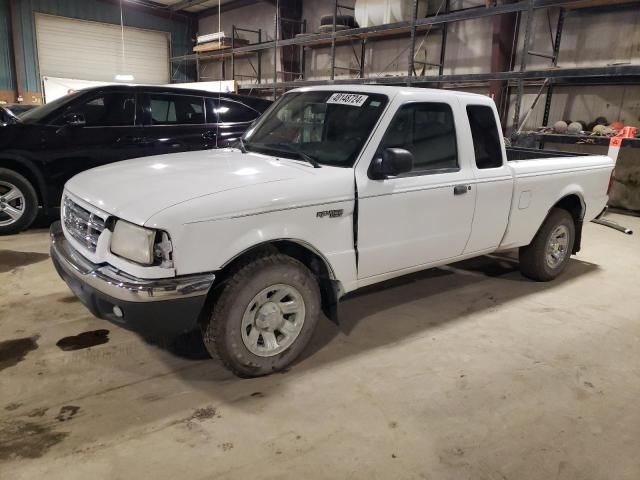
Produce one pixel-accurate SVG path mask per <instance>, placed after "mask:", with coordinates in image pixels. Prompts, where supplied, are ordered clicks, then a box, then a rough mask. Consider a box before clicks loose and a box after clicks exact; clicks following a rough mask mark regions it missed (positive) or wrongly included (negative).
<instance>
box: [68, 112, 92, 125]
mask: <svg viewBox="0 0 640 480" xmlns="http://www.w3.org/2000/svg"><path fill="white" fill-rule="evenodd" d="M64 122H65V124H66V125H68V126H70V127H84V126H85V125H86V123H87V122H86V120H85V118H84V115H83V114H81V113H67V114H66V115H65V116H64Z"/></svg>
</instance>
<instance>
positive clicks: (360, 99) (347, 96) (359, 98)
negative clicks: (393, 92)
mask: <svg viewBox="0 0 640 480" xmlns="http://www.w3.org/2000/svg"><path fill="white" fill-rule="evenodd" d="M367 98H369V96H368V95H358V94H357V93H334V94H333V95H331V96H330V97H329V100H327V103H335V104H337V105H351V106H352V107H361V106H362V104H363V103H364V102H366V101H367Z"/></svg>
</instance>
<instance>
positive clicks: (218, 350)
mask: <svg viewBox="0 0 640 480" xmlns="http://www.w3.org/2000/svg"><path fill="white" fill-rule="evenodd" d="M222 288H223V290H222V292H221V293H220V295H219V296H218V298H217V300H216V301H215V302H214V304H213V307H212V310H211V313H210V316H209V318H208V319H207V320H206V321H205V323H204V324H203V325H202V335H203V339H204V344H205V345H206V347H207V350H208V351H209V353H211V355H212V356H213V357H218V358H220V360H221V361H222V363H223V364H224V365H225V366H226V367H227V368H228V369H229V370H231V371H232V372H233V373H235V374H236V375H238V376H240V377H258V376H262V375H267V374H269V373H272V372H276V371H279V370H282V369H284V368H286V367H287V366H288V365H290V364H291V363H292V362H293V361H294V360H295V359H296V358H297V357H298V356H299V355H300V354H301V353H302V351H303V350H304V348H305V347H306V346H307V344H308V343H309V341H310V340H311V336H312V335H313V332H314V330H315V327H316V324H317V323H318V319H319V316H320V307H321V305H320V302H321V300H320V289H319V287H318V282H317V281H316V278H315V277H314V275H313V274H312V273H311V271H309V269H308V268H307V267H306V266H305V265H303V264H302V263H301V262H299V261H298V260H296V259H294V258H291V257H289V256H286V255H282V254H271V255H267V256H264V257H259V258H257V259H254V260H253V261H251V262H250V263H248V264H246V265H244V266H242V267H241V268H239V269H237V270H236V272H235V273H233V274H232V275H231V276H230V278H229V279H228V280H227V282H226V284H225V286H224V287H222Z"/></svg>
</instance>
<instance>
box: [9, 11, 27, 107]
mask: <svg viewBox="0 0 640 480" xmlns="http://www.w3.org/2000/svg"><path fill="white" fill-rule="evenodd" d="M19 3H20V0H10V2H9V11H10V13H11V32H12V37H11V40H12V43H13V66H14V71H15V76H16V97H17V100H18V101H19V102H22V101H24V96H25V91H26V84H25V81H24V72H25V68H24V49H23V48H22V37H21V35H20V34H21V32H22V29H21V28H20V12H19V11H18V9H19V8H20V6H19V5H18V4H19Z"/></svg>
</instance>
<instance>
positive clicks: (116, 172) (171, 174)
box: [65, 149, 353, 225]
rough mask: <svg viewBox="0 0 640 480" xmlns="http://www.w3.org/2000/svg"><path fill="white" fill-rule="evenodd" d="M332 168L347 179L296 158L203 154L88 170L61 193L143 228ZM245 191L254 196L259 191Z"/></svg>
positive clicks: (160, 157)
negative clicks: (201, 204) (180, 210)
mask: <svg viewBox="0 0 640 480" xmlns="http://www.w3.org/2000/svg"><path fill="white" fill-rule="evenodd" d="M336 170H340V171H341V176H345V175H346V174H347V173H348V172H349V173H350V176H351V178H353V177H352V172H351V170H350V169H344V168H336V167H322V168H318V169H316V168H313V167H312V166H311V165H308V164H306V163H304V162H300V161H297V160H291V159H286V158H275V157H271V156H268V155H262V154H259V153H254V152H249V153H242V152H240V151H239V150H235V149H223V150H204V151H197V152H185V153H175V154H171V155H158V156H155V157H146V158H140V159H136V160H127V161H123V162H117V163H112V164H109V165H105V166H102V167H98V168H94V169H91V170H87V171H85V172H83V173H80V174H78V175H76V176H75V177H73V178H72V179H71V180H69V181H68V182H67V184H66V186H65V189H66V190H67V191H68V192H70V193H71V194H72V195H75V196H76V197H78V198H80V199H82V200H84V201H85V202H87V203H89V204H90V205H93V206H95V207H97V208H99V209H100V210H102V211H104V212H106V213H108V214H111V215H115V216H116V217H118V218H123V219H125V220H128V221H130V222H133V223H136V224H139V225H144V224H145V223H146V222H147V221H148V220H149V219H150V218H151V217H152V216H154V215H156V214H158V213H159V212H161V211H163V210H166V209H168V208H170V207H173V206H176V205H178V204H181V203H185V202H188V201H190V200H194V199H202V198H203V197H208V196H212V195H217V194H220V193H222V192H228V191H231V190H237V189H249V188H250V187H255V186H258V185H263V184H274V183H276V182H288V181H294V182H296V184H301V183H306V182H305V180H307V181H309V180H313V179H314V177H315V176H316V175H321V176H322V175H323V174H325V175H326V174H329V171H333V174H334V175H335V173H336ZM329 176H331V175H329ZM352 181H353V180H351V182H352ZM269 190H271V189H269ZM251 191H252V193H251V195H255V194H256V191H258V192H259V191H260V188H251ZM256 200H258V199H257V198H256ZM227 207H228V206H227ZM190 220H193V219H191V218H184V219H183V221H184V222H185V223H186V222H188V221H190Z"/></svg>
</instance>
